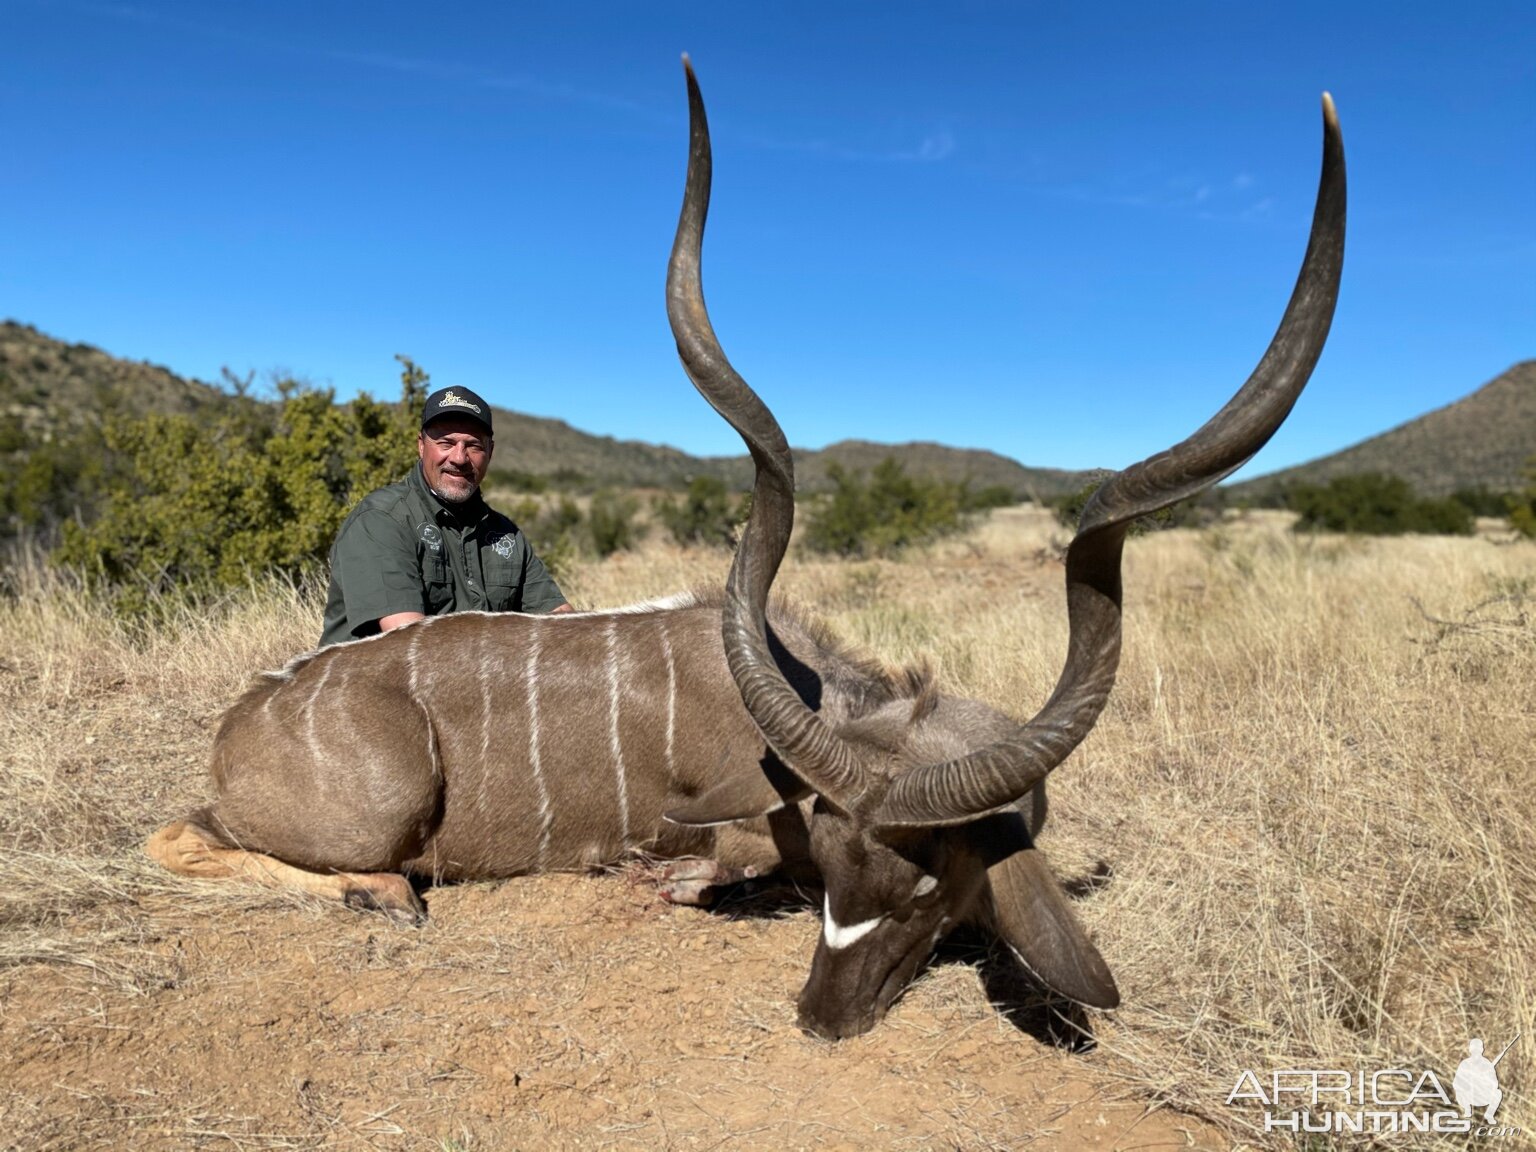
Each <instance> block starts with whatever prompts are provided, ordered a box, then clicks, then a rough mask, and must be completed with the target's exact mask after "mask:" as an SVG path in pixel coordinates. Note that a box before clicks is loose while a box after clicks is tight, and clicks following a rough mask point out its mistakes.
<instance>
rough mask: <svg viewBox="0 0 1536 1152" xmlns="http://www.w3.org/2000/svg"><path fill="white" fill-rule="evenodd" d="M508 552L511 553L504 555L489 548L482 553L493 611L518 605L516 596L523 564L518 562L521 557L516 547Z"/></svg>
mask: <svg viewBox="0 0 1536 1152" xmlns="http://www.w3.org/2000/svg"><path fill="white" fill-rule="evenodd" d="M508 552H510V553H511V554H510V555H508V556H503V555H501V554H500V553H499V552H497V551H495V550H494V549H491V548H487V549H485V550H484V551H483V552H481V553H480V563H481V565H482V566H483V567H484V569H485V593H486V597H487V598H488V599H489V600H490V608H491V611H492V612H506V611H509V610H512V609H516V608H517V607H518V605H517V603H516V598H517V590H518V585H519V584H520V583H521V580H520V577H521V568H522V565H521V564H519V563H518V560H519V559H520V557H519V554H518V551H517V550H516V549H510V548H509V549H508Z"/></svg>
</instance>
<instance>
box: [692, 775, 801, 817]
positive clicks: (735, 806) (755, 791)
mask: <svg viewBox="0 0 1536 1152" xmlns="http://www.w3.org/2000/svg"><path fill="white" fill-rule="evenodd" d="M775 780H778V782H779V786H778V787H776V786H775ZM809 795H810V790H809V789H807V788H806V787H805V786H804V785H803V784H801V783H800V782H799V781H798V780H795V779H793V778H792V777H790V776H789V773H788V772H785V771H783V769H780V770H779V771H778V772H775V773H773V774H772V775H771V776H770V774H769V773H767V772H765V773H764V774H762V775H756V774H754V773H751V772H737V773H735V774H734V775H732V776H730V777H727V778H726V779H725V780H722V781H721V782H720V783H718V784H716V785H715V786H714V787H713V788H710V789H709V790H708V791H706V792H704V793H703V794H702V795H700V796H695V797H694V798H693V799H692V800H688V801H685V802H683V803H682V804H679V805H678V806H677V807H676V808H671V809H669V810H668V811H666V812H664V813H662V819H664V820H666V821H667V822H669V823H671V824H683V825H687V826H688V827H691V828H707V827H709V826H710V825H712V824H734V823H735V822H736V821H738V820H751V819H753V818H754V817H756V816H766V815H768V813H770V812H777V811H778V810H779V809H780V808H784V807H787V806H788V805H790V804H794V803H798V802H799V801H801V800H803V799H805V798H806V797H807V796H809Z"/></svg>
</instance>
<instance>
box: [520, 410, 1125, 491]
mask: <svg viewBox="0 0 1536 1152" xmlns="http://www.w3.org/2000/svg"><path fill="white" fill-rule="evenodd" d="M495 412H496V428H497V431H498V432H499V433H500V434H501V436H502V438H503V439H505V440H506V441H507V442H509V443H515V444H516V445H517V452H516V456H515V459H514V460H512V461H511V462H510V463H511V466H513V467H515V468H517V469H518V470H519V471H523V472H530V473H532V474H534V475H535V476H554V475H556V474H557V473H560V472H562V471H566V472H575V473H579V474H580V475H581V476H583V477H585V478H587V479H588V480H590V481H591V482H594V483H597V484H612V485H625V486H639V487H674V486H681V485H683V484H686V483H687V482H688V480H690V479H691V478H692V477H694V476H715V477H718V478H719V479H721V480H723V481H725V483H726V484H728V485H730V486H731V487H732V488H736V489H740V490H742V491H745V490H746V489H747V488H749V487H751V485H752V459H751V457H749V456H744V455H743V456H691V455H689V454H688V453H686V452H683V451H680V450H679V449H676V448H669V447H667V446H665V445H658V444H648V443H645V442H643V441H639V440H615V439H614V438H613V437H611V436H593V435H591V434H589V433H586V432H582V431H580V430H579V429H576V428H572V427H571V426H570V425H569V424H567V423H566V422H565V421H563V420H550V419H546V418H544V417H539V416H525V415H523V414H522V413H520V412H512V411H509V410H507V409H505V408H497V409H495ZM794 453H795V481H796V484H797V486H798V487H799V489H800V491H802V492H816V491H820V490H822V489H824V488H826V487H827V486H828V483H829V482H828V479H827V469H828V467H829V466H831V465H833V464H837V465H839V466H841V467H842V468H843V469H845V470H847V471H851V472H867V471H869V470H870V469H871V468H873V467H874V466H875V465H877V464H879V463H880V462H881V461H882V460H884V459H885V458H886V457H887V456H894V457H895V458H896V459H897V460H899V461H901V463H902V464H903V465H904V466H905V467H906V470H907V472H908V473H909V474H910V475H913V476H922V477H926V478H932V479H944V480H954V481H961V480H968V481H969V482H970V484H971V486H972V487H973V488H986V487H991V486H993V485H996V486H1000V487H1004V488H1007V489H1009V490H1010V491H1011V492H1013V493H1014V494H1015V495H1016V496H1018V497H1019V498H1020V499H1024V498H1026V497H1038V498H1041V499H1050V498H1051V497H1053V496H1061V495H1065V494H1067V493H1069V492H1076V491H1077V490H1078V489H1080V488H1082V487H1083V485H1085V484H1086V483H1087V482H1088V481H1089V479H1090V478H1092V477H1093V476H1094V475H1096V473H1093V472H1073V471H1067V470H1064V469H1060V468H1026V467H1025V466H1024V465H1022V464H1020V463H1019V462H1018V461H1017V460H1010V459H1009V458H1008V457H1006V456H999V455H998V454H997V453H996V452H987V451H983V450H981V449H976V448H950V447H948V446H947V445H944V444H932V443H927V442H919V443H909V444H873V443H870V442H869V441H867V440H842V441H839V442H838V443H836V444H829V445H828V446H827V447H825V448H822V449H812V448H796V449H795V450H794Z"/></svg>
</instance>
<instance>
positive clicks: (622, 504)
mask: <svg viewBox="0 0 1536 1152" xmlns="http://www.w3.org/2000/svg"><path fill="white" fill-rule="evenodd" d="M639 511H640V502H639V501H638V500H636V499H635V498H634V497H633V496H631V495H629V494H628V493H627V492H615V491H613V490H612V489H604V490H603V491H601V492H599V493H598V494H597V495H596V496H594V497H592V507H591V508H590V509H589V510H588V512H587V539H588V541H589V542H590V543H591V545H592V551H594V552H595V553H597V555H598V557H599V558H602V557H605V556H611V555H613V554H614V553H615V552H618V551H621V550H623V549H627V548H633V547H634V546H635V545H636V544H637V543H639V541H640V539H641V538H642V537H643V536H644V535H645V528H644V525H642V524H640V523H639V522H638V521H637V520H636V519H635V517H636V515H637V514H638V513H639Z"/></svg>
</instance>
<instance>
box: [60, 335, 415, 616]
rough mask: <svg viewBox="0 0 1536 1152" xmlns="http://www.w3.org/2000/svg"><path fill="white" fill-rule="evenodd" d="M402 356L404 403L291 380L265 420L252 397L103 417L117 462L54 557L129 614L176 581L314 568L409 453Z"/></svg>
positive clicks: (410, 414) (408, 369)
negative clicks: (91, 510)
mask: <svg viewBox="0 0 1536 1152" xmlns="http://www.w3.org/2000/svg"><path fill="white" fill-rule="evenodd" d="M401 362H402V365H403V371H402V373H401V400H400V403H399V404H393V405H391V404H381V403H377V402H375V401H374V400H372V399H370V398H369V397H368V396H367V395H362V396H359V397H358V398H357V399H355V400H353V401H352V402H351V403H349V404H346V405H342V406H340V407H338V406H337V405H336V404H335V402H334V401H335V396H334V393H333V392H332V391H331V390H329V389H314V388H309V387H306V386H303V385H301V384H298V383H296V382H294V381H291V380H288V381H283V382H281V383H280V384H279V385H278V394H279V398H280V404H279V406H278V408H277V413H276V418H275V420H271V421H270V422H269V418H268V417H266V416H265V415H264V414H263V412H262V410H261V408H260V406H256V405H254V402H251V403H236V404H232V405H229V406H226V407H223V408H221V409H220V410H218V411H217V412H215V413H213V414H211V415H208V416H198V417H193V416H185V415H177V416H153V415H152V416H145V417H138V418H112V419H109V420H108V421H107V422H106V424H105V426H104V427H103V429H102V436H103V439H104V442H105V446H106V448H107V451H108V453H109V454H110V455H111V457H112V458H114V459H115V460H116V461H117V466H116V470H115V471H114V473H113V474H112V475H111V476H109V477H108V478H107V479H106V480H105V482H104V491H103V495H102V498H101V502H100V511H99V514H98V515H97V516H96V518H95V519H94V520H92V521H89V522H80V521H70V522H68V523H66V524H65V526H64V538H63V542H62V543H61V544H60V546H59V547H58V548H57V549H56V550H55V553H54V558H55V560H56V561H57V562H59V563H61V564H66V565H69V566H72V567H76V568H79V569H81V570H83V571H84V572H85V573H86V574H87V575H88V576H90V577H91V578H93V579H96V580H98V581H102V582H105V583H106V584H108V585H112V586H114V587H115V588H116V589H117V603H118V605H119V606H120V607H121V608H122V609H124V610H126V611H129V612H134V611H137V610H140V609H142V608H144V607H145V606H146V605H147V604H149V603H150V602H151V601H152V600H153V598H154V597H155V595H156V594H158V593H162V592H166V591H169V590H172V589H176V590H180V591H183V592H189V591H190V592H195V593H201V592H203V591H206V590H209V589H218V588H228V587H232V586H236V585H239V584H242V583H244V582H245V581H246V580H247V579H248V578H249V577H250V575H251V574H252V573H255V572H278V573H282V574H285V575H287V576H290V577H297V576H300V575H302V574H303V573H305V572H306V571H309V570H311V569H314V568H316V567H318V566H319V565H321V564H323V563H324V561H325V559H326V555H327V553H328V552H329V550H330V546H331V541H332V540H333V539H334V538H335V535H336V530H337V528H339V527H340V525H341V521H342V519H343V518H344V517H345V516H346V513H347V511H348V510H349V509H350V508H351V506H352V505H353V504H354V503H355V502H356V501H357V500H359V499H361V498H362V497H363V496H364V495H366V494H367V493H368V492H370V491H372V490H373V489H375V488H377V487H379V486H380V485H383V484H387V483H390V482H392V481H394V480H397V479H399V478H400V476H402V475H403V474H404V473H405V472H406V471H407V470H408V469H409V467H410V466H411V464H412V463H413V462H414V461H415V457H416V450H415V438H416V431H417V426H416V421H417V416H418V413H419V412H420V410H421V404H422V402H423V400H424V399H425V395H426V384H427V375H426V373H425V372H422V371H421V370H420V369H419V368H417V367H416V365H414V364H412V363H411V362H410V361H409V360H407V359H405V358H403V357H402V358H401Z"/></svg>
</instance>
